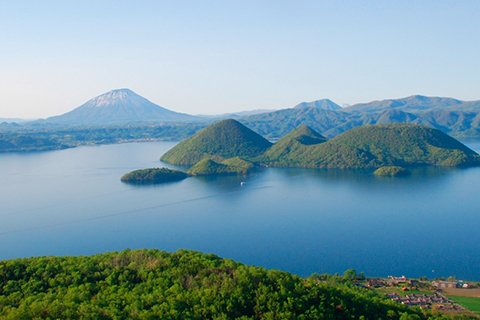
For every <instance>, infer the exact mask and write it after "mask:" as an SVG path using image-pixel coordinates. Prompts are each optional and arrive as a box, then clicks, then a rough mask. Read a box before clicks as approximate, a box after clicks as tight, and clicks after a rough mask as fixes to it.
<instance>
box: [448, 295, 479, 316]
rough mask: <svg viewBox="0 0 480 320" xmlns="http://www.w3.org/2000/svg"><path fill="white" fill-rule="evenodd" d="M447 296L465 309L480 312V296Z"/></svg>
mask: <svg viewBox="0 0 480 320" xmlns="http://www.w3.org/2000/svg"><path fill="white" fill-rule="evenodd" d="M447 298H449V299H451V300H452V301H454V302H456V303H458V304H459V305H461V306H462V307H464V308H465V309H468V310H470V311H474V312H477V313H480V298H475V297H461V296H447Z"/></svg>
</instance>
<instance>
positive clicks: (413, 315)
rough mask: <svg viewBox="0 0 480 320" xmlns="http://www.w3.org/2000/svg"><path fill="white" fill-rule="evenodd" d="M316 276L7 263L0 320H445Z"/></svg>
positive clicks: (238, 267)
mask: <svg viewBox="0 0 480 320" xmlns="http://www.w3.org/2000/svg"><path fill="white" fill-rule="evenodd" d="M323 278H324V279H326V281H320V280H319V278H317V277H314V276H312V277H310V278H309V279H302V278H300V277H298V276H295V275H291V274H289V273H286V272H281V271H276V270H266V269H263V268H258V267H251V266H246V265H243V264H240V263H238V262H234V261H232V260H228V259H222V258H220V257H217V256H215V255H212V254H202V253H199V252H194V251H185V250H180V251H177V252H175V253H167V252H163V251H158V250H146V249H143V250H135V251H131V250H126V251H123V252H120V253H117V252H112V253H106V254H97V255H94V256H90V257H87V256H79V257H39V258H27V259H14V260H7V261H0V319H198V320H200V319H244V320H247V319H361V318H364V319H380V318H381V319H399V318H400V317H401V318H400V319H427V318H428V319H437V318H442V319H445V318H444V317H440V316H433V315H431V314H429V313H428V312H427V311H423V312H421V311H420V310H419V309H409V308H407V307H405V306H403V305H401V304H399V303H397V302H394V301H391V300H387V299H385V298H383V297H379V296H377V294H376V293H374V292H372V291H368V290H366V289H361V288H357V287H355V286H353V285H352V284H351V283H349V281H348V279H344V278H343V277H337V276H325V277H323Z"/></svg>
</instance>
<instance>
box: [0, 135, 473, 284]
mask: <svg viewBox="0 0 480 320" xmlns="http://www.w3.org/2000/svg"><path fill="white" fill-rule="evenodd" d="M465 143H466V144H467V145H468V146H470V147H471V148H472V149H474V150H476V151H477V152H478V151H479V150H480V142H479V141H478V140H477V141H476V140H470V141H465ZM173 146H174V143H170V142H152V143H131V144H119V145H104V146H92V147H79V148H75V149H67V150H62V151H50V152H37V153H12V154H0V181H1V185H0V203H1V206H0V259H10V258H17V257H29V256H40V255H90V254H95V253H101V252H106V251H114V250H116V251H121V250H124V249H126V248H130V249H137V248H158V249H161V250H166V251H176V250H178V249H179V248H185V249H192V250H199V251H202V252H208V253H214V254H217V255H219V256H222V257H226V258H231V259H234V260H237V261H240V262H243V263H246V264H250V265H255V266H262V267H265V268H275V269H280V270H285V271H289V272H292V273H295V274H298V275H301V276H308V275H310V274H311V273H313V272H318V273H325V272H327V273H335V272H338V273H343V271H345V270H347V269H350V268H353V269H355V270H357V272H360V271H363V272H364V273H365V274H366V275H367V276H387V275H406V276H407V277H420V276H427V277H429V278H434V277H441V276H445V277H448V276H450V275H456V276H457V279H468V280H480V269H479V266H480V245H479V243H480V232H479V229H478V227H479V226H480V196H479V192H478V190H479V185H480V168H470V169H444V168H422V169H418V170H416V171H415V172H414V174H413V175H412V176H409V177H402V178H395V179H392V178H379V177H375V176H373V175H372V174H371V173H362V172H356V173H354V172H344V171H335V170H334V171H331V170H330V171H327V170H311V169H297V168H294V169H291V168H267V169H264V170H260V171H258V172H256V173H254V174H252V175H250V176H248V177H242V176H224V177H215V178H188V179H185V180H183V181H180V182H175V183H168V184H161V185H140V186H138V185H137V186H135V185H130V184H125V183H122V182H120V177H121V176H122V175H123V174H124V173H127V172H129V171H131V170H134V169H140V168H148V167H159V166H169V167H171V168H175V167H174V166H170V165H167V164H164V163H161V162H159V160H158V159H159V157H160V156H161V155H162V154H163V153H164V152H166V151H167V150H168V149H170V148H171V147H173ZM242 181H245V185H244V186H243V187H242V186H241V185H240V183H241V182H242Z"/></svg>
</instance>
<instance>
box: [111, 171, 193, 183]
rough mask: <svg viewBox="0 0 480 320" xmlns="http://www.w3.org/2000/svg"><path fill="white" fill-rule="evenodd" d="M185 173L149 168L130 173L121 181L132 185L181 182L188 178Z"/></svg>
mask: <svg viewBox="0 0 480 320" xmlns="http://www.w3.org/2000/svg"><path fill="white" fill-rule="evenodd" d="M187 177H188V175H187V174H186V173H185V172H182V171H179V170H172V169H168V168H149V169H140V170H135V171H132V172H129V173H127V174H125V175H123V176H122V178H121V179H120V180H121V181H123V182H130V183H162V182H171V181H180V180H183V179H185V178H187Z"/></svg>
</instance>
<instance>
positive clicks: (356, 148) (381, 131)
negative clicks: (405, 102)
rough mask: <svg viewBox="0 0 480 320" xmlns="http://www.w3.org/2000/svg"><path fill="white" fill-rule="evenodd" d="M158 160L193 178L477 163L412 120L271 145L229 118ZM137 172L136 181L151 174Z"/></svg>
mask: <svg viewBox="0 0 480 320" xmlns="http://www.w3.org/2000/svg"><path fill="white" fill-rule="evenodd" d="M160 160H161V161H164V162H168V163H171V164H175V165H191V166H192V167H191V168H190V169H189V170H188V172H187V173H186V174H188V175H192V176H197V175H214V174H246V173H248V172H249V171H250V170H252V169H253V168H255V167H260V166H274V167H304V168H327V169H367V170H372V171H373V170H376V169H377V171H375V174H377V175H388V176H399V175H406V174H409V172H410V171H409V170H407V169H406V168H412V167H417V166H454V167H470V166H478V165H480V156H479V155H478V154H477V153H476V152H475V151H473V150H471V149H470V148H468V147H466V146H465V145H464V144H462V143H461V142H459V141H458V140H456V139H454V138H452V137H450V136H449V135H447V134H445V133H443V132H441V131H440V130H437V129H434V128H429V127H425V126H420V125H415V124H406V123H392V124H375V125H368V126H362V127H356V128H353V129H350V130H348V131H346V132H344V133H342V134H340V135H338V136H337V137H335V138H333V139H330V140H329V139H327V138H325V137H324V136H322V135H321V134H319V133H318V132H316V131H314V130H313V129H311V128H309V127H307V126H299V127H297V128H296V129H294V130H293V131H291V132H290V133H289V134H287V135H285V136H284V137H283V138H281V139H280V140H278V141H277V142H276V143H271V142H269V141H268V140H266V139H265V138H263V137H262V136H260V135H259V134H257V133H256V132H254V131H252V130H251V129H249V128H247V127H246V126H244V125H243V124H241V123H240V122H238V121H236V120H233V119H227V120H222V121H219V122H217V123H215V124H213V125H211V126H209V127H207V128H205V129H203V130H201V131H200V132H198V133H196V134H194V135H192V136H191V137H189V138H187V139H185V140H184V141H182V142H180V143H179V144H178V145H176V146H175V147H173V148H172V149H170V150H169V151H167V152H166V153H165V154H164V155H163V156H162V157H161V158H160ZM149 170H152V169H149ZM186 174H185V175H186ZM135 176H136V177H139V178H138V179H140V180H141V179H147V177H150V175H147V174H146V175H144V178H142V176H140V175H138V174H135ZM185 177H186V176H185Z"/></svg>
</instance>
